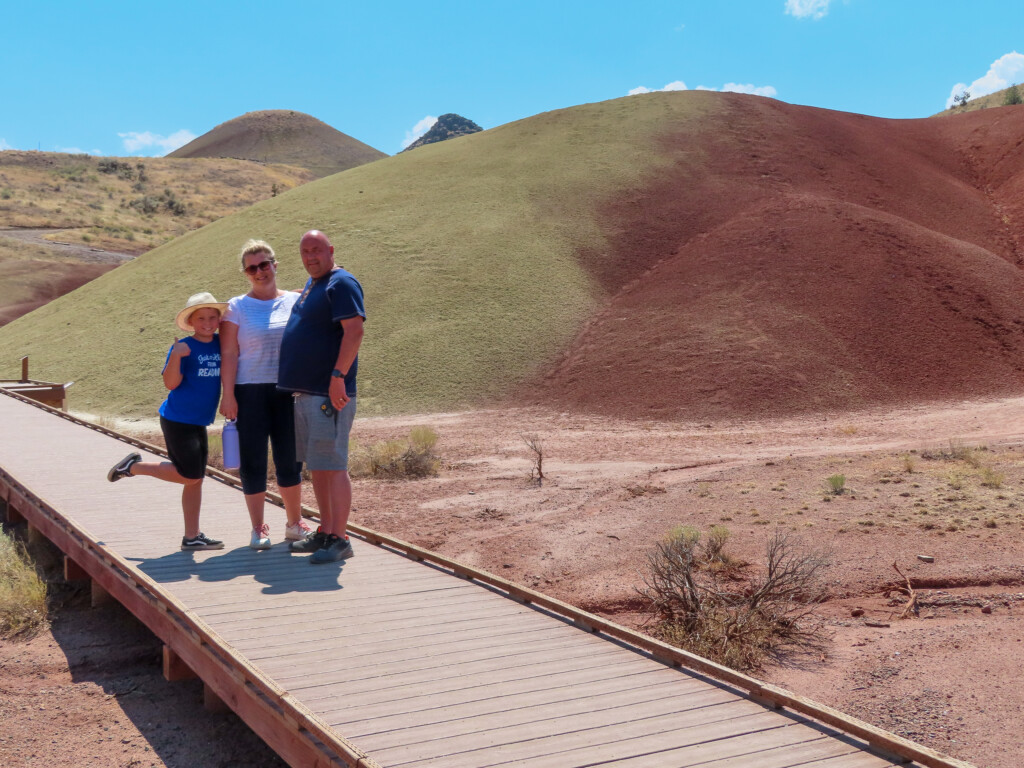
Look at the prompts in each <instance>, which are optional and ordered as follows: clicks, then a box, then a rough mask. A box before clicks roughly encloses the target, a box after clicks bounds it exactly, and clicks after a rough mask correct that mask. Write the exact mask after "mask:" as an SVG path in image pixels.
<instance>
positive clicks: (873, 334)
mask: <svg viewBox="0 0 1024 768" xmlns="http://www.w3.org/2000/svg"><path fill="white" fill-rule="evenodd" d="M716 95H717V94H716ZM722 96H723V99H724V101H723V103H724V104H725V110H724V114H718V115H716V117H715V118H714V119H713V120H709V125H708V130H707V134H706V135H704V136H701V137H697V139H696V142H697V144H698V145H699V146H700V147H701V148H702V150H703V152H704V156H705V157H706V159H704V160H702V161H701V162H700V163H699V164H698V165H697V167H699V171H697V172H695V171H694V170H693V168H694V166H693V164H691V163H687V162H683V161H680V162H679V163H678V164H677V165H675V166H674V167H673V168H672V169H670V170H668V171H666V172H664V173H663V174H662V175H661V177H659V178H657V179H655V180H653V181H652V182H651V183H650V184H649V185H648V187H647V188H646V189H645V190H642V191H639V192H637V193H636V194H635V195H631V196H630V197H629V198H628V199H623V200H618V201H615V202H613V203H612V204H610V205H608V206H607V210H606V211H605V212H604V213H605V215H604V220H605V221H607V222H608V224H607V227H606V228H607V231H608V232H609V234H610V236H611V238H612V242H613V244H614V245H613V252H612V254H611V255H610V256H609V255H606V254H602V255H601V256H598V255H596V254H582V255H581V258H582V259H583V263H584V264H585V265H586V266H587V267H588V268H589V269H590V270H591V271H592V273H593V274H594V275H595V276H596V277H597V278H598V279H599V280H600V281H601V282H602V284H603V285H604V286H605V287H606V288H607V289H608V290H609V292H610V298H609V301H608V303H607V306H606V307H605V308H604V309H603V310H602V311H600V312H599V313H598V314H597V315H596V316H595V317H594V318H592V319H591V321H590V323H589V324H588V326H587V327H586V328H585V329H584V330H583V331H582V333H581V334H580V336H579V337H578V338H577V339H576V341H575V342H574V343H573V344H570V345H569V348H568V351H567V352H566V353H565V356H564V358H563V359H562V360H561V361H558V362H557V364H556V365H555V366H554V367H553V369H552V370H551V371H550V372H549V373H548V374H547V375H546V377H544V378H543V379H542V380H541V381H539V382H538V383H537V386H536V389H535V394H534V395H533V396H531V400H530V402H533V403H536V404H541V405H548V406H551V407H554V408H559V409H564V410H570V411H583V412H590V413H601V414H605V415H614V416H621V417H628V418H665V419H669V418H723V417H724V418H731V417H736V416H754V415H759V416H765V415H778V414H784V413H797V412H804V413H806V412H813V411H817V410H821V409H829V408H851V407H853V408H858V407H864V406H870V405H879V404H887V403H888V404H892V403H915V402H921V401H928V400H941V399H946V398H950V397H954V398H955V397H970V396H977V395H999V394H1008V393H1013V392H1015V391H1017V390H1018V389H1019V386H1020V382H1021V372H1022V371H1024V335H1022V333H1021V331H1022V328H1024V302H1022V301H1021V300H1020V299H1021V296H1022V295H1024V293H1022V289H1024V274H1022V272H1021V270H1020V268H1019V265H1020V264H1021V263H1022V262H1024V249H1022V248H1021V243H1022V242H1024V195H1022V194H1021V193H1022V192H1024V151H1022V146H1024V107H1014V108H1006V109H994V110H985V111H982V112H975V113H971V114H966V115H958V116H954V117H949V118H941V119H927V120H902V121H894V120H883V119H879V118H872V117H866V116H862V115H851V114H846V113H840V112H830V111H827V110H821V109H814V108H810V107H799V106H792V105H789V104H784V103H782V102H777V101H772V100H769V99H763V98H758V97H745V96H741V95H728V94H726V95H722ZM663 142H664V145H665V152H666V156H672V154H673V152H677V153H678V152H679V151H681V147H680V146H678V145H680V144H681V143H682V142H690V143H693V142H695V138H694V137H693V136H692V135H690V134H686V135H682V134H681V135H679V136H672V135H667V136H665V137H663Z"/></svg>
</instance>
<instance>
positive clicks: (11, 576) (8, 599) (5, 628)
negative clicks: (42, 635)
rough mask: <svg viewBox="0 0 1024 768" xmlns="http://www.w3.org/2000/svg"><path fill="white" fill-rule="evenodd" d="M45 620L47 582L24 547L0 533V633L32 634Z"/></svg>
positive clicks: (9, 636)
mask: <svg viewBox="0 0 1024 768" xmlns="http://www.w3.org/2000/svg"><path fill="white" fill-rule="evenodd" d="M45 622H46V582H44V581H43V580H42V579H41V578H40V577H39V574H37V573H36V571H35V568H33V566H32V562H31V560H30V559H29V557H28V554H27V553H26V552H25V547H24V546H22V545H21V544H19V543H18V542H16V541H14V540H13V539H11V538H10V537H9V536H8V535H7V534H5V533H0V637H3V638H11V637H15V636H17V635H29V636H30V635H32V634H34V633H35V632H36V631H38V630H39V628H40V627H42V626H43V624H44V623H45Z"/></svg>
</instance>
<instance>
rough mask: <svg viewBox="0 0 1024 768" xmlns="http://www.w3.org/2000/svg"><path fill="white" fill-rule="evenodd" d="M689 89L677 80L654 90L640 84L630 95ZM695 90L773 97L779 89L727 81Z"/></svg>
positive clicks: (701, 86) (700, 86)
mask: <svg viewBox="0 0 1024 768" xmlns="http://www.w3.org/2000/svg"><path fill="white" fill-rule="evenodd" d="M685 90H688V89H687V87H686V83H684V82H683V81H682V80H675V81H673V82H671V83H669V84H668V85H666V86H665V87H664V88H655V89H654V90H652V89H650V88H648V87H647V86H645V85H640V86H637V87H636V88H634V89H633V90H631V91H630V92H629V94H628V95H629V96H635V95H637V94H638V93H654V92H655V91H685ZM695 90H698V91H730V92H732V93H751V94H753V95H755V96H768V97H769V98H772V97H774V96H775V94H776V93H778V91H776V90H775V89H774V88H773V87H772V86H770V85H749V84H748V85H741V84H740V83H726V84H725V85H723V86H722V87H721V88H710V87H708V86H706V85H698V86H697V88H696V89H695Z"/></svg>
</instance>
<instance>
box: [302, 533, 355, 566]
mask: <svg viewBox="0 0 1024 768" xmlns="http://www.w3.org/2000/svg"><path fill="white" fill-rule="evenodd" d="M354 554H355V552H354V551H353V550H352V542H351V541H349V540H348V539H343V538H341V536H339V535H338V534H336V533H332V534H330V535H329V536H328V537H327V543H326V544H324V546H323V547H322V548H320V549H318V550H317V551H316V552H314V553H313V556H312V557H311V558H309V562H311V563H336V562H338V561H339V560H344V559H346V558H349V557H352V555H354Z"/></svg>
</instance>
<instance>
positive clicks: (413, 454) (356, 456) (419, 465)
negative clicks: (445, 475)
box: [349, 426, 441, 480]
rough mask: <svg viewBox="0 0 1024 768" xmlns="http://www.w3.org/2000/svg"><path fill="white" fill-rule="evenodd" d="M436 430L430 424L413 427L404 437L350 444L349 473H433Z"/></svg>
mask: <svg viewBox="0 0 1024 768" xmlns="http://www.w3.org/2000/svg"><path fill="white" fill-rule="evenodd" d="M437 440H438V434H437V432H435V431H434V430H433V429H431V428H430V427H424V426H419V427H413V428H412V430H411V431H410V432H409V437H408V438H407V439H405V440H385V441H383V442H380V443H375V444H374V445H371V446H367V447H361V446H359V445H358V444H355V445H353V447H352V450H351V455H352V461H351V465H350V467H349V472H350V474H351V475H352V477H376V478H381V479H387V480H400V479H403V478H419V477H436V476H437V474H438V470H439V469H440V467H441V459H440V457H439V456H438V455H437V454H436V453H435V451H434V448H435V446H436V445H437Z"/></svg>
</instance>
